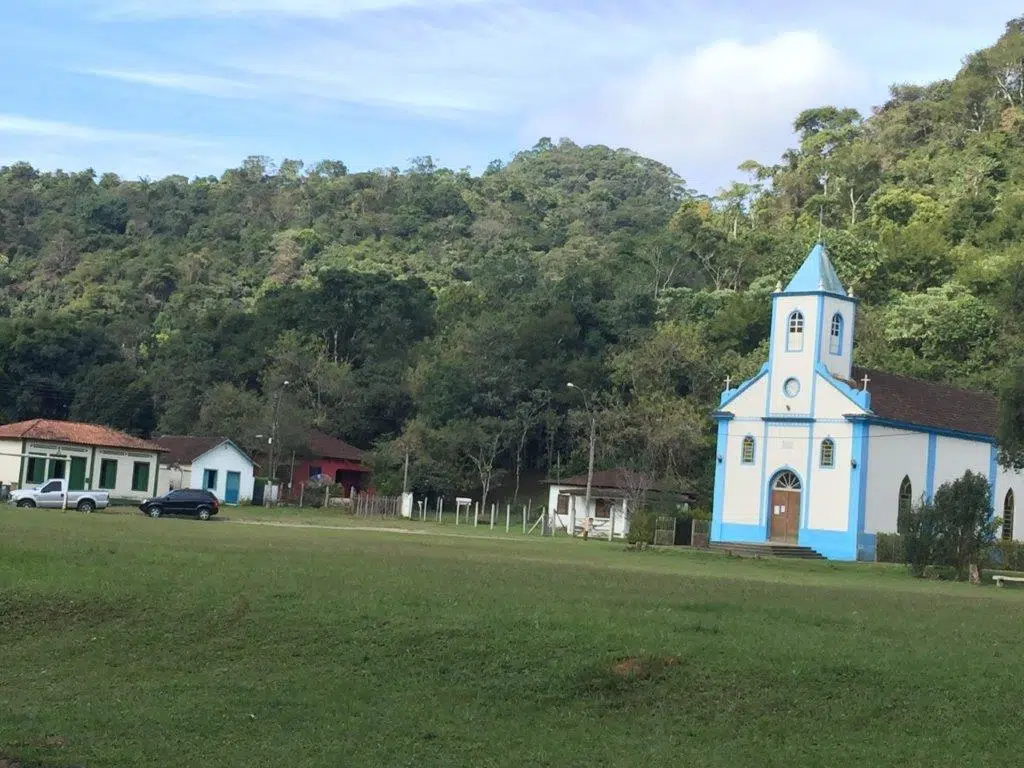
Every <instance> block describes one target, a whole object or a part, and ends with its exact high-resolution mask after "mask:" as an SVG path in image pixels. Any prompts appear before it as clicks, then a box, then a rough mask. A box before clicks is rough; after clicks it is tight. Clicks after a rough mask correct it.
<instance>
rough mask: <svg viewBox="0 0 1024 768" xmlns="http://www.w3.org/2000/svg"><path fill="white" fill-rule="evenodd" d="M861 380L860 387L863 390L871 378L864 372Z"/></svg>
mask: <svg viewBox="0 0 1024 768" xmlns="http://www.w3.org/2000/svg"><path fill="white" fill-rule="evenodd" d="M861 381H862V382H863V383H864V386H863V387H861V389H863V390H866V389H867V388H868V382H869V381H871V379H870V378H869V377H868V375H867V374H866V373H865V374H864V378H863V379H861Z"/></svg>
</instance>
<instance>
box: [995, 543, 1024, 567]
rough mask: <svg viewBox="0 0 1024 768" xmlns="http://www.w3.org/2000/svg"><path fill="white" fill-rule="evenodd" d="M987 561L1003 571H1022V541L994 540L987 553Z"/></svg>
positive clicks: (1023, 557) (1023, 560) (1023, 563)
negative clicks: (994, 543)
mask: <svg viewBox="0 0 1024 768" xmlns="http://www.w3.org/2000/svg"><path fill="white" fill-rule="evenodd" d="M989 562H990V563H991V564H992V566H993V567H995V568H999V569H1001V570H1004V571H1024V542H1020V541H999V542H996V545H995V546H994V547H992V550H991V552H990V553H989Z"/></svg>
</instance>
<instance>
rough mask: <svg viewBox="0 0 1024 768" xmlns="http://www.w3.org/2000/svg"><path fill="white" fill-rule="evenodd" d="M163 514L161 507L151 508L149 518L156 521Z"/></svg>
mask: <svg viewBox="0 0 1024 768" xmlns="http://www.w3.org/2000/svg"><path fill="white" fill-rule="evenodd" d="M162 514H163V510H162V509H160V507H150V508H149V516H150V517H152V518H153V519H154V520H156V519H157V518H158V517H160V515H162Z"/></svg>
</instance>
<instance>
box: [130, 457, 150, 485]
mask: <svg viewBox="0 0 1024 768" xmlns="http://www.w3.org/2000/svg"><path fill="white" fill-rule="evenodd" d="M132 490H133V491H148V490H149V462H148V461H136V462H135V466H133V467H132Z"/></svg>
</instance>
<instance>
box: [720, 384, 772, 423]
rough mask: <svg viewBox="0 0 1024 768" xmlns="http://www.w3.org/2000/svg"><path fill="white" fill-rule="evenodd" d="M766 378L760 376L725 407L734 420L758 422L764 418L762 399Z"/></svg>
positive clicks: (765, 390)
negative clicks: (750, 419)
mask: <svg viewBox="0 0 1024 768" xmlns="http://www.w3.org/2000/svg"><path fill="white" fill-rule="evenodd" d="M767 386H768V377H767V376H761V378H759V379H757V380H756V381H755V382H754V383H753V384H751V385H750V386H748V387H747V388H746V389H745V390H743V391H742V392H740V393H739V394H738V395H735V396H734V397H733V399H732V400H730V401H729V403H728V405H726V406H725V407H726V408H727V409H728V411H729V413H732V414H735V415H736V419H747V418H753V419H758V420H760V419H761V417H762V416H764V398H765V393H766V392H767V389H766V387H767Z"/></svg>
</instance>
